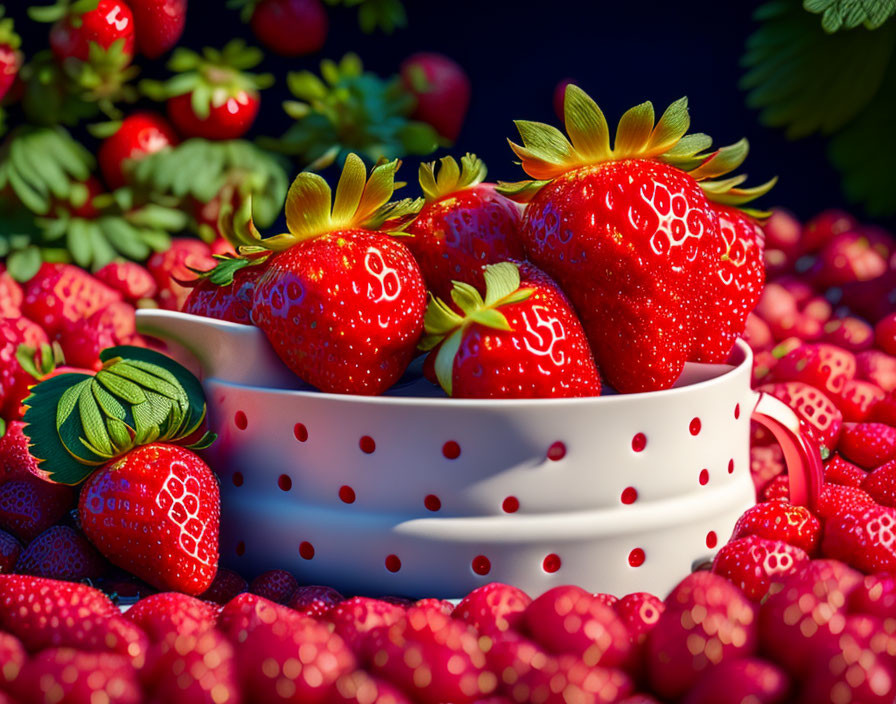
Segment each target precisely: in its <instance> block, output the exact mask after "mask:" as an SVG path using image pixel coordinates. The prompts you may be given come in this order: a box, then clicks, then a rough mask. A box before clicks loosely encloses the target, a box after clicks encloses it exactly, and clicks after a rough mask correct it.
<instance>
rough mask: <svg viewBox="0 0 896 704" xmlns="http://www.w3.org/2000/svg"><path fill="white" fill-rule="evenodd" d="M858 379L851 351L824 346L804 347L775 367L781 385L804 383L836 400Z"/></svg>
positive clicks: (819, 344) (793, 352) (790, 353)
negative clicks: (848, 384)
mask: <svg viewBox="0 0 896 704" xmlns="http://www.w3.org/2000/svg"><path fill="white" fill-rule="evenodd" d="M855 375H856V358H855V356H854V355H853V354H852V352H849V351H848V350H844V349H842V348H840V347H834V345H826V344H823V343H817V344H805V345H801V346H800V347H798V348H797V349H795V350H793V351H792V352H789V353H788V354H786V355H785V356H784V357H782V358H781V360H780V361H779V362H778V364H777V365H776V366H775V379H777V380H778V381H801V382H802V383H804V384H808V385H809V386H814V387H815V388H816V389H819V390H821V391H823V392H824V393H825V394H827V395H828V396H829V397H831V398H834V397H835V396H837V395H838V394H841V393H843V390H844V388H845V387H846V382H848V381H850V380H851V379H853V378H854V377H855Z"/></svg>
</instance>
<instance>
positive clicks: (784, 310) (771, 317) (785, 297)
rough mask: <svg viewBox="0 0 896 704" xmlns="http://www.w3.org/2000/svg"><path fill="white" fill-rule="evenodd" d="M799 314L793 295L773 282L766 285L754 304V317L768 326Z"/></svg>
mask: <svg viewBox="0 0 896 704" xmlns="http://www.w3.org/2000/svg"><path fill="white" fill-rule="evenodd" d="M799 312H800V311H799V308H798V306H797V302H796V298H794V296H793V293H791V292H790V291H789V290H788V289H787V288H785V287H784V286H783V285H781V284H779V283H777V282H774V281H770V282H769V283H768V284H766V286H765V288H764V289H763V290H762V294H761V295H760V296H759V301H758V302H757V303H756V315H758V316H759V317H760V318H762V319H763V320H764V321H765V322H766V323H769V324H772V323H774V322H775V321H778V320H782V319H784V318H788V317H792V316H795V315H796V314H797V313H799Z"/></svg>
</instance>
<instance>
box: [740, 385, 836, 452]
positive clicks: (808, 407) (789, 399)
mask: <svg viewBox="0 0 896 704" xmlns="http://www.w3.org/2000/svg"><path fill="white" fill-rule="evenodd" d="M757 390H758V391H764V392H765V393H768V394H771V395H772V396H774V397H775V398H777V399H779V400H780V401H783V402H784V403H786V404H787V405H788V406H790V408H791V409H793V411H794V413H796V414H797V416H799V418H800V420H802V421H803V422H804V423H805V424H806V426H807V427H808V429H809V430H810V431H811V434H812V436H813V438H814V439H815V440H816V441H817V442H818V443H819V444H820V445H822V446H823V448H827V449H828V450H832V449H834V448H835V447H836V446H837V440H838V439H839V437H840V428H841V426H842V424H843V415H842V414H841V413H840V411H839V409H838V408H837V407H836V406H835V405H834V402H833V401H831V400H830V399H829V398H828V397H827V396H825V395H824V394H823V393H822V392H821V391H819V390H818V389H816V388H815V387H813V386H809V385H808V384H804V383H802V382H800V381H786V382H781V383H777V384H763V385H762V386H760V387H758V389H757Z"/></svg>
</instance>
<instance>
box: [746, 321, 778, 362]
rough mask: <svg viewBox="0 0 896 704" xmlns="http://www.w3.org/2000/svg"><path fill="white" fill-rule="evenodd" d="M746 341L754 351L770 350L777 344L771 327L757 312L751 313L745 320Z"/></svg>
mask: <svg viewBox="0 0 896 704" xmlns="http://www.w3.org/2000/svg"><path fill="white" fill-rule="evenodd" d="M743 339H744V342H746V343H747V344H748V345H749V346H750V349H752V350H753V352H761V351H765V350H769V349H771V348H772V347H774V346H775V338H774V337H772V331H771V328H769V326H768V323H766V322H765V321H764V320H763V319H762V318H760V317H759V316H758V315H756V313H750V314H749V315H748V316H747V319H746V321H745V322H744V334H743Z"/></svg>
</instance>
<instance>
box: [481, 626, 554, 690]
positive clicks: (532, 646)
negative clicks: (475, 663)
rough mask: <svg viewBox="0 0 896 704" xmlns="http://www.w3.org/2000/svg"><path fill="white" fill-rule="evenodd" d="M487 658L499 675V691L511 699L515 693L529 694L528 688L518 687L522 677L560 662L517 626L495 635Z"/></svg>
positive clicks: (491, 667)
mask: <svg viewBox="0 0 896 704" xmlns="http://www.w3.org/2000/svg"><path fill="white" fill-rule="evenodd" d="M486 659H487V663H488V667H489V669H490V670H491V671H492V672H494V673H496V674H497V675H498V677H499V681H498V691H499V692H500V693H502V694H504V695H505V696H507V697H508V698H510V699H512V700H514V699H515V697H514V696H513V695H514V693H516V694H517V696H519V695H520V694H522V695H523V697H525V696H526V695H528V694H529V690H528V689H526V688H520V687H518V684H519V682H520V680H522V679H523V678H524V677H526V676H527V675H528V674H529V673H530V672H531V671H532V670H544V669H546V668H548V667H555V666H556V662H557V659H556V658H555V657H554V656H553V655H550V654H549V653H548V652H547V651H545V650H544V649H543V648H542V647H541V646H540V645H538V644H537V643H535V642H534V641H532V640H530V639H528V638H527V637H525V636H523V635H521V634H520V633H519V632H518V631H515V630H509V631H505V632H504V633H503V634H501V635H500V636H499V637H496V638H494V639H493V642H492V643H491V647H490V648H489V649H488V650H487V652H486Z"/></svg>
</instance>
